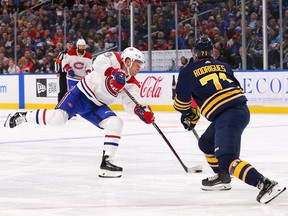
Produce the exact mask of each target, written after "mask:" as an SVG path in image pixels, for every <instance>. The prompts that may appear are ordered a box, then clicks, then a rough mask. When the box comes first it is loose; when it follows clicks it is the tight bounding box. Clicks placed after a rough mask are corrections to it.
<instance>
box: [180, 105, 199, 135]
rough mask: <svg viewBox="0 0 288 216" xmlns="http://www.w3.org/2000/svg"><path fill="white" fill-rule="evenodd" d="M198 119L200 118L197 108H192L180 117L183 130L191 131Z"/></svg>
mask: <svg viewBox="0 0 288 216" xmlns="http://www.w3.org/2000/svg"><path fill="white" fill-rule="evenodd" d="M199 118H200V110H199V108H198V107H197V108H193V107H192V108H191V110H190V112H189V113H187V114H182V115H181V123H182V125H183V126H184V128H185V129H187V130H188V131H191V130H192V129H193V128H194V127H195V125H196V124H197V122H198V120H199Z"/></svg>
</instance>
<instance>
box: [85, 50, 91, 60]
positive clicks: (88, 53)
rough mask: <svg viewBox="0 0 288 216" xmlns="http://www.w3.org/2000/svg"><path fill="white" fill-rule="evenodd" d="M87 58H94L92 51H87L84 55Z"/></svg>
mask: <svg viewBox="0 0 288 216" xmlns="http://www.w3.org/2000/svg"><path fill="white" fill-rule="evenodd" d="M83 57H85V58H89V59H92V54H91V53H90V52H87V51H85V53H84V56H83Z"/></svg>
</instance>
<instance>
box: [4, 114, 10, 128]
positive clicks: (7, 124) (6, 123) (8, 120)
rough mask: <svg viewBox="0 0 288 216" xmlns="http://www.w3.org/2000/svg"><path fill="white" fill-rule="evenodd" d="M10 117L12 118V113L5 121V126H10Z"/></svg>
mask: <svg viewBox="0 0 288 216" xmlns="http://www.w3.org/2000/svg"><path fill="white" fill-rule="evenodd" d="M10 119H11V114H9V115H8V116H7V119H6V121H5V123H4V127H9V128H10Z"/></svg>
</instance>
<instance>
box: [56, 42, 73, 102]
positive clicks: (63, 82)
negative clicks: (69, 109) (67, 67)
mask: <svg viewBox="0 0 288 216" xmlns="http://www.w3.org/2000/svg"><path fill="white" fill-rule="evenodd" d="M72 48H73V43H72V41H67V42H66V48H65V50H63V51H61V52H60V53H59V54H58V56H57V58H56V59H55V72H56V75H57V76H58V77H59V88H60V89H59V93H58V103H59V102H60V101H61V99H62V98H63V97H64V95H65V94H66V92H67V89H68V87H67V79H66V75H67V73H66V71H64V70H63V69H62V60H63V59H64V58H65V57H66V54H67V52H68V51H70V50H71V49H72Z"/></svg>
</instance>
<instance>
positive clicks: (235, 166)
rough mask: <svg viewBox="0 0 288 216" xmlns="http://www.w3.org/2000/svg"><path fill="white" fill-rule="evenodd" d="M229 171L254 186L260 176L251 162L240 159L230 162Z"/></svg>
mask: <svg viewBox="0 0 288 216" xmlns="http://www.w3.org/2000/svg"><path fill="white" fill-rule="evenodd" d="M229 173H230V175H233V176H235V177H237V178H239V179H240V180H242V181H244V182H245V183H247V184H249V185H253V186H255V187H256V185H257V183H258V180H259V179H260V177H261V176H262V174H260V173H259V172H258V171H257V170H256V169H255V168H254V167H253V166H252V165H251V164H249V163H248V162H246V161H242V160H240V159H235V160H233V161H232V162H231V163H230V166H229Z"/></svg>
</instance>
